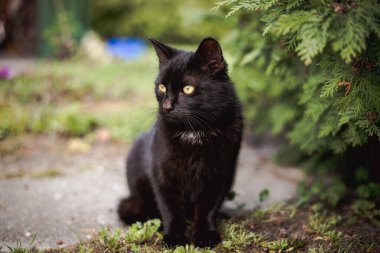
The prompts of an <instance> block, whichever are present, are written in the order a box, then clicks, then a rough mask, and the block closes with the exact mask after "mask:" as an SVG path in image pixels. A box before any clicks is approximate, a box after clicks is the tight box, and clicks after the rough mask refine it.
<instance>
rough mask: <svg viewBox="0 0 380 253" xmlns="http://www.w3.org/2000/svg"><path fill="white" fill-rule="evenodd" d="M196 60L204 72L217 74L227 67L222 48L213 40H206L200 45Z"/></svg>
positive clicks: (195, 56)
mask: <svg viewBox="0 0 380 253" xmlns="http://www.w3.org/2000/svg"><path fill="white" fill-rule="evenodd" d="M194 58H195V59H196V60H197V61H198V62H199V63H200V67H201V69H202V70H204V71H210V72H212V73H216V72H218V71H220V70H222V69H223V68H224V67H225V63H224V59H223V52H222V48H221V47H220V45H219V43H218V41H216V40H215V39H213V38H205V39H203V40H202V42H201V43H200V44H199V46H198V49H197V51H196V52H195V55H194Z"/></svg>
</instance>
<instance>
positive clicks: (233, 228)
mask: <svg viewBox="0 0 380 253" xmlns="http://www.w3.org/2000/svg"><path fill="white" fill-rule="evenodd" d="M224 236H225V239H224V240H223V242H222V247H223V248H224V249H227V250H240V249H243V248H244V247H246V246H248V245H250V244H254V245H259V244H260V243H261V241H262V240H263V239H264V237H263V236H262V235H260V234H256V233H253V232H249V231H247V230H245V229H244V227H243V225H242V224H228V225H226V226H225V228H224Z"/></svg>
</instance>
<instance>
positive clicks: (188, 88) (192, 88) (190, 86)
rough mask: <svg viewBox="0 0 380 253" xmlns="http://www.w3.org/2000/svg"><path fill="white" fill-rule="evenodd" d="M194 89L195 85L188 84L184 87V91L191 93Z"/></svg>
mask: <svg viewBox="0 0 380 253" xmlns="http://www.w3.org/2000/svg"><path fill="white" fill-rule="evenodd" d="M194 89H195V87H194V86H193V85H186V86H185V87H183V93H185V94H187V95H190V94H191V93H193V91H194Z"/></svg>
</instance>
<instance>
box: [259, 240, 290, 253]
mask: <svg viewBox="0 0 380 253" xmlns="http://www.w3.org/2000/svg"><path fill="white" fill-rule="evenodd" d="M261 246H263V247H266V248H269V249H271V250H276V251H278V252H289V251H292V250H294V247H292V246H291V245H290V243H289V242H288V240H286V239H281V240H277V241H271V242H263V243H261Z"/></svg>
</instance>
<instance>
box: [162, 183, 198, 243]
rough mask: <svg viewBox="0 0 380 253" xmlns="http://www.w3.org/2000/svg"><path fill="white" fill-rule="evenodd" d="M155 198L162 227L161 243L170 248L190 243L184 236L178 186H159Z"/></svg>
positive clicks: (182, 210)
mask: <svg viewBox="0 0 380 253" xmlns="http://www.w3.org/2000/svg"><path fill="white" fill-rule="evenodd" d="M156 198H157V202H158V206H159V208H160V212H161V216H162V221H163V225H164V238H163V242H164V243H165V244H166V245H168V246H170V247H172V246H177V245H185V244H189V243H190V241H189V239H188V238H187V237H186V236H185V232H186V219H185V210H184V203H183V199H182V197H181V194H180V191H179V189H178V185H177V184H175V185H174V184H173V185H168V184H161V185H159V186H158V191H157V192H156Z"/></svg>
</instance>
